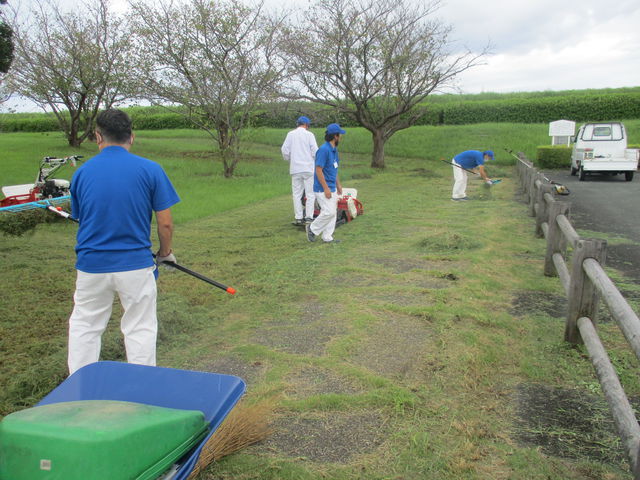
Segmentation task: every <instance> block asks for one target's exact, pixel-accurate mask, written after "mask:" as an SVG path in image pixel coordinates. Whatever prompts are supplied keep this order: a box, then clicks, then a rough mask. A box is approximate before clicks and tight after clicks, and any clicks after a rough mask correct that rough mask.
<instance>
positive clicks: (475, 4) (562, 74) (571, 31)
mask: <svg viewBox="0 0 640 480" xmlns="http://www.w3.org/2000/svg"><path fill="white" fill-rule="evenodd" d="M13 1H16V0H13ZM159 1H162V0H159ZM415 1H423V0H415ZM10 2H11V0H10ZM60 2H61V3H62V4H67V5H73V4H75V3H77V2H76V1H75V0H60ZM112 2H113V5H114V7H116V8H117V9H118V10H121V9H123V8H125V6H126V5H127V0H112ZM19 3H21V4H22V5H21V7H25V6H27V4H29V3H30V0H20V1H19ZM266 4H267V6H274V7H275V6H288V7H293V6H297V7H303V6H306V5H309V4H310V0H266ZM435 15H436V16H437V17H438V18H439V19H441V20H442V21H443V22H445V23H446V24H448V25H450V26H451V27H452V29H453V30H452V32H451V35H450V40H451V41H452V42H453V43H454V44H455V45H458V46H462V45H464V46H467V47H469V48H471V49H473V50H475V51H480V50H482V48H483V47H484V46H486V45H487V44H490V45H491V47H492V48H491V54H490V55H488V56H487V57H486V59H485V63H486V64H485V65H481V66H477V67H474V68H473V69H471V70H469V71H467V72H464V73H463V74H461V75H460V76H459V77H458V89H459V91H460V92H462V93H480V92H501V93H502V92H519V91H520V92H522V91H543V90H569V89H585V88H618V87H634V86H640V1H639V0H616V1H611V2H610V3H609V2H602V1H596V0H536V1H526V0H485V1H483V2H480V1H478V0H443V1H442V4H441V7H440V9H439V10H437V12H436V13H435Z"/></svg>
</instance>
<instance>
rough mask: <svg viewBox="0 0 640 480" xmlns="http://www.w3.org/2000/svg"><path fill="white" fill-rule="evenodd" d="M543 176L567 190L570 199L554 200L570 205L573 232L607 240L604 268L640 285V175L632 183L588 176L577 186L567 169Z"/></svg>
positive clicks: (622, 177) (616, 176)
mask: <svg viewBox="0 0 640 480" xmlns="http://www.w3.org/2000/svg"><path fill="white" fill-rule="evenodd" d="M544 174H545V176H546V177H547V178H549V179H550V180H552V181H555V182H557V183H561V184H563V185H565V186H566V187H567V188H568V189H569V190H570V192H571V193H570V194H569V195H567V196H558V197H556V198H558V200H565V201H568V202H570V203H571V215H570V216H571V223H572V224H573V226H574V227H575V228H576V230H581V229H582V230H589V231H590V232H593V233H590V235H589V236H591V237H596V238H598V237H599V238H606V239H609V243H608V245H607V265H609V266H612V267H614V268H617V269H618V270H621V271H623V272H624V273H625V274H627V275H628V276H630V277H632V278H634V279H635V280H636V281H638V282H640V172H636V174H635V177H634V179H633V180H632V181H631V182H627V181H625V179H624V175H588V176H587V178H586V179H585V181H583V182H580V181H579V180H578V176H577V175H576V176H572V175H571V174H570V173H569V170H568V169H567V170H566V171H565V170H550V171H545V172H544ZM595 232H601V233H603V234H604V235H603V236H602V237H600V236H599V235H597V233H595ZM583 236H584V235H583ZM612 237H616V238H615V240H614V241H611V239H612Z"/></svg>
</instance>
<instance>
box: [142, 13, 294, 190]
mask: <svg viewBox="0 0 640 480" xmlns="http://www.w3.org/2000/svg"><path fill="white" fill-rule="evenodd" d="M262 6H263V5H262V4H259V5H257V6H255V7H249V6H246V5H244V4H242V3H240V2H239V1H237V0H221V1H215V2H213V1H211V0H187V1H186V2H184V3H181V4H176V3H174V2H173V1H171V0H169V1H167V2H154V3H153V4H151V3H149V2H146V1H144V0H142V1H132V2H131V7H132V10H133V17H134V18H135V19H136V28H135V32H136V33H137V35H138V36H139V38H138V40H139V49H140V50H139V55H138V57H137V58H138V64H139V65H141V66H142V67H143V72H142V73H141V74H140V75H139V78H141V79H143V80H144V81H143V84H142V85H141V95H142V96H143V98H145V97H146V98H149V97H151V98H152V99H154V100H155V101H156V102H157V103H160V104H164V105H167V104H173V105H177V106H180V107H181V108H179V109H177V111H179V112H181V113H184V114H185V115H188V116H189V118H190V120H191V121H193V122H194V123H195V124H196V125H197V126H198V127H199V128H201V129H203V130H204V131H206V132H207V133H208V134H209V135H210V136H211V137H212V138H213V140H214V142H215V143H216V145H217V149H218V151H219V153H220V156H221V157H222V163H223V167H224V176H225V177H231V176H233V172H234V169H235V167H236V165H237V163H238V161H239V147H240V142H241V137H240V133H241V130H242V129H243V128H244V127H246V126H247V125H248V124H249V121H250V118H251V116H252V114H253V113H255V109H256V107H257V106H258V105H259V104H260V103H262V102H265V101H268V100H269V99H271V98H272V97H273V96H274V95H275V94H276V92H278V89H279V85H280V83H281V81H282V74H283V72H284V67H283V64H282V62H281V59H280V58H279V56H278V51H279V50H278V48H277V47H278V38H279V36H280V32H281V31H282V28H281V25H282V21H283V20H282V18H280V19H275V18H270V17H267V16H266V15H264V14H263V11H262Z"/></svg>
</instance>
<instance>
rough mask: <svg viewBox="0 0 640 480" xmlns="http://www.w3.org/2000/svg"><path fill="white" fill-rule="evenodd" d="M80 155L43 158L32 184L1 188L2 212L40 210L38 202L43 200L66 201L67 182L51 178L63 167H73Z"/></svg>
mask: <svg viewBox="0 0 640 480" xmlns="http://www.w3.org/2000/svg"><path fill="white" fill-rule="evenodd" d="M81 158H82V155H72V156H70V157H63V158H57V157H44V158H43V159H42V161H41V162H40V168H39V169H38V175H37V176H36V180H35V182H34V183H25V184H22V185H9V186H5V187H2V193H3V194H4V198H3V199H2V200H0V209H1V210H2V211H21V210H30V209H33V208H41V205H39V204H38V202H41V201H43V200H50V201H51V200H56V201H57V202H60V201H68V200H69V186H70V183H69V180H64V179H59V178H52V177H53V175H54V174H55V173H56V172H57V171H58V170H59V169H60V168H62V167H63V166H64V165H67V164H68V163H70V164H71V165H73V166H74V167H75V166H76V162H77V161H78V160H79V159H81Z"/></svg>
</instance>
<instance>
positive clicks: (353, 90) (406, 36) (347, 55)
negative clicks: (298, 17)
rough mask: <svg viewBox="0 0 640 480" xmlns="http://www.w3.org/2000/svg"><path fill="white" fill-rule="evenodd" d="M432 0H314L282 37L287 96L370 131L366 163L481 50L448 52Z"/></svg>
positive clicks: (380, 161) (377, 164)
mask: <svg viewBox="0 0 640 480" xmlns="http://www.w3.org/2000/svg"><path fill="white" fill-rule="evenodd" d="M438 6H439V1H438V0H436V1H428V2H426V3H421V2H410V1H408V0H319V1H318V2H317V3H316V4H315V5H314V6H312V7H311V11H310V12H306V13H305V14H304V18H305V19H309V20H303V21H302V22H301V23H300V24H299V26H298V27H296V28H295V29H294V30H293V32H292V34H291V37H290V40H289V41H288V42H287V50H288V52H289V54H290V56H291V58H292V59H293V63H292V64H293V68H294V71H295V77H296V79H297V83H296V85H297V89H296V91H295V92H294V94H293V95H294V96H295V97H297V98H303V99H307V100H311V101H313V102H318V103H321V104H324V105H328V106H331V107H333V108H335V109H336V110H337V112H339V113H341V114H346V115H347V116H348V117H349V118H352V119H354V120H355V121H357V122H358V123H359V124H360V125H362V126H363V127H364V128H366V129H367V130H369V131H370V132H371V135H372V137H373V156H372V161H371V166H372V167H374V168H384V166H385V163H384V146H385V143H386V141H387V140H388V139H389V138H390V137H391V136H392V135H393V134H394V133H396V132H397V131H399V130H402V129H405V128H408V127H410V126H412V125H414V124H415V122H416V121H417V120H418V119H419V118H420V117H421V116H422V115H424V113H426V107H425V106H423V105H422V104H423V102H424V101H425V99H426V98H427V96H428V95H429V94H431V93H433V92H434V91H436V90H438V89H441V88H443V87H447V86H451V85H452V81H453V80H454V78H455V77H456V75H458V74H459V73H461V72H463V71H464V70H467V69H468V68H471V67H472V66H474V65H477V64H478V61H479V59H480V58H481V57H482V56H483V55H484V54H485V53H486V50H485V51H483V52H481V53H478V54H474V53H472V52H470V51H465V52H463V53H459V54H451V53H450V52H449V51H448V48H450V46H451V43H450V42H449V40H448V35H449V33H450V30H451V29H450V27H448V26H446V25H444V24H443V23H442V22H441V21H439V20H432V19H431V18H432V16H433V14H434V12H435V10H436V9H437V7H438Z"/></svg>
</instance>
